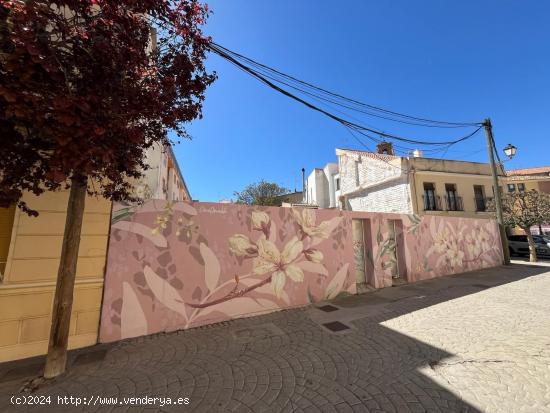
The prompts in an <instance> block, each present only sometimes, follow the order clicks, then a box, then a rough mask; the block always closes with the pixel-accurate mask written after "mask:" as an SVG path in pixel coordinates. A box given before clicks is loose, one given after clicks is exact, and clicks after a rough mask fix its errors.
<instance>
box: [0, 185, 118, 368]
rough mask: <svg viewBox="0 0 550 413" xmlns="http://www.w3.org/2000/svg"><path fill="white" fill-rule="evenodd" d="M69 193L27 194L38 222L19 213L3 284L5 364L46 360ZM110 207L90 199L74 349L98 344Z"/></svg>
mask: <svg viewBox="0 0 550 413" xmlns="http://www.w3.org/2000/svg"><path fill="white" fill-rule="evenodd" d="M67 198H68V192H67V191H63V192H56V193H51V192H46V193H44V194H43V195H41V196H40V197H36V196H34V195H31V194H28V195H25V196H24V198H23V200H24V201H26V202H27V203H28V204H29V205H30V207H31V208H34V209H37V210H38V211H39V213H40V215H39V216H38V217H37V218H33V217H29V216H27V215H26V214H24V213H21V211H19V210H17V211H16V213H15V217H14V227H13V231H12V236H11V243H10V249H9V253H8V261H7V265H6V269H5V273H4V276H3V281H2V282H1V283H0V362H2V361H7V360H14V359H19V358H25V357H31V356H35V355H39V354H44V353H45V352H46V350H47V346H48V336H49V331H50V323H51V308H52V303H53V295H54V291H55V280H56V277H57V267H58V264H59V255H60V252H61V243H62V239H63V230H64V225H65V209H66V204H67ZM110 211H111V204H110V202H109V201H107V200H104V199H100V198H95V197H88V198H87V199H86V209H85V214H84V223H83V227H82V238H81V243H80V251H79V258H78V267H77V277H76V286H75V293H74V305H73V312H72V319H71V327H70V337H69V347H70V348H76V347H83V346H87V345H92V344H95V343H96V342H97V332H98V325H99V311H100V306H101V296H102V289H103V272H104V266H105V256H106V249H107V239H108V232H109V221H110Z"/></svg>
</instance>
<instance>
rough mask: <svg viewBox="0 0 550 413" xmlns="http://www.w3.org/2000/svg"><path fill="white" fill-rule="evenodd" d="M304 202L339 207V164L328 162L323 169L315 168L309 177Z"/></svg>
mask: <svg viewBox="0 0 550 413" xmlns="http://www.w3.org/2000/svg"><path fill="white" fill-rule="evenodd" d="M305 189H306V190H305V195H304V202H305V203H306V204H309V205H316V206H318V207H319V208H336V207H338V196H339V193H340V175H339V173H338V165H337V164H335V163H328V164H326V165H325V167H324V168H323V169H320V168H315V169H314V170H313V171H312V172H311V174H309V176H308V177H307V180H306V188H305Z"/></svg>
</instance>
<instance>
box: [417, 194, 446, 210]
mask: <svg viewBox="0 0 550 413" xmlns="http://www.w3.org/2000/svg"><path fill="white" fill-rule="evenodd" d="M422 199H423V200H424V211H442V209H441V197H440V196H438V195H422Z"/></svg>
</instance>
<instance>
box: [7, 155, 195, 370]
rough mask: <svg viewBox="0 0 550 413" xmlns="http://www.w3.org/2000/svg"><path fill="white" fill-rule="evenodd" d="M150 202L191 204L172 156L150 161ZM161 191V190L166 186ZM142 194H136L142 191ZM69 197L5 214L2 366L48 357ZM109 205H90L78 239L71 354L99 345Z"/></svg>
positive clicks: (46, 197)
mask: <svg viewBox="0 0 550 413" xmlns="http://www.w3.org/2000/svg"><path fill="white" fill-rule="evenodd" d="M147 155H148V163H149V165H150V168H149V170H148V171H147V175H146V179H147V180H150V181H151V182H152V183H153V184H154V185H152V189H153V191H154V192H153V193H151V194H149V195H148V197H155V198H163V199H167V200H190V199H191V197H190V195H189V191H188V190H187V186H186V185H185V181H184V180H183V177H182V175H181V171H180V170H179V166H178V164H177V162H176V159H175V156H174V153H173V152H172V150H171V148H168V149H167V150H158V153H151V152H149V153H148V154H147ZM157 183H161V184H164V185H162V186H160V188H159V185H157ZM138 189H139V188H138ZM68 195H69V192H68V191H60V192H45V193H43V194H42V195H40V196H38V197H37V196H35V195H32V194H30V193H25V194H24V196H23V199H22V200H23V201H25V202H26V203H27V204H28V205H29V206H30V207H31V208H33V209H36V210H37V211H38V212H39V216H38V217H29V216H28V215H27V214H25V213H24V212H21V211H20V210H19V209H17V208H15V207H12V208H0V362H3V361H8V360H15V359H20V358H25V357H31V356H36V355H40V354H45V353H46V351H47V349H48V340H49V334H50V325H51V317H52V306H53V298H54V292H55V286H56V280H57V270H58V266H59V258H60V254H61V245H62V240H63V233H64V228H65V217H66V208H67V200H68ZM110 217H111V202H110V201H107V200H105V199H103V198H101V197H90V196H88V197H87V198H86V207H85V212H84V220H83V226H82V233H81V241H80V249H79V254H78V266H77V271H76V272H77V274H76V283H75V290H74V303H73V308H72V318H71V326H70V335H69V348H78V347H85V346H89V345H93V344H95V343H96V342H97V334H98V328H99V314H100V307H101V300H102V294H103V279H104V273H105V264H106V254H107V243H108V237H109V228H110Z"/></svg>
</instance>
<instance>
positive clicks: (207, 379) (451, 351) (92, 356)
mask: <svg viewBox="0 0 550 413" xmlns="http://www.w3.org/2000/svg"><path fill="white" fill-rule="evenodd" d="M329 304H330V305H331V306H332V308H325V309H326V310H333V311H329V312H326V311H323V310H322V309H320V308H319V307H322V306H321V305H318V306H315V307H307V308H303V309H293V310H287V311H281V312H277V313H272V314H268V315H265V316H260V317H254V318H247V319H239V320H234V321H231V322H227V323H222V324H218V325H214V326H208V327H203V328H198V329H193V330H188V331H182V332H177V333H170V334H159V335H155V336H149V337H144V338H139V339H133V340H127V341H124V342H120V343H116V344H111V345H102V346H96V347H92V348H90V349H86V350H80V351H76V352H73V353H72V354H71V358H70V366H69V371H68V373H67V374H65V375H64V376H62V377H60V378H58V379H57V380H54V381H52V382H47V383H44V384H42V385H41V386H40V387H39V388H38V389H37V390H36V391H35V392H34V393H32V394H33V395H38V396H48V395H49V396H51V397H52V398H54V399H53V400H52V404H51V405H49V406H42V407H39V406H14V405H11V404H10V396H12V395H25V393H23V394H22V393H18V391H19V389H20V388H21V386H22V385H24V383H25V382H26V381H28V380H29V377H32V375H33V374H36V373H37V372H38V369H39V366H40V362H41V360H40V359H33V360H26V361H19V362H12V363H5V364H3V365H0V411H2V412H19V411H29V412H37V411H55V412H58V411H59V412H63V411H84V412H142V411H143V412H145V411H146V412H154V411H161V412H172V411H174V412H175V411H177V412H181V411H189V412H209V413H212V412H229V411H236V412H264V411H265V412H319V411H323V412H506V413H508V412H537V413H541V412H550V268H548V266H531V265H528V263H516V264H514V265H512V266H510V267H506V268H504V267H502V268H494V269H490V270H484V271H479V272H472V273H465V274H460V275H456V276H452V277H445V278H440V279H436V280H430V281H424V282H420V283H416V284H412V285H404V286H400V287H393V288H386V289H383V290H378V291H376V292H370V293H367V294H364V295H360V296H349V297H340V298H338V299H336V300H335V301H333V302H331V303H329ZM327 323H337V324H333V325H334V326H336V327H342V328H344V329H343V330H341V331H336V332H334V331H331V330H329V329H328V328H327V327H325V324H327ZM338 323H340V324H338ZM329 325H330V324H329ZM71 395H72V396H73V397H82V399H81V402H82V401H83V398H84V397H85V398H86V399H87V403H90V402H89V401H88V400H92V402H93V401H95V403H96V405H95V406H94V405H80V406H78V407H76V406H74V405H58V404H57V401H58V400H57V398H56V397H57V396H71ZM98 396H99V397H107V396H115V397H118V399H117V405H115V406H113V405H111V406H105V405H99V404H97V403H98V402H99V401H101V402H105V400H103V399H101V400H100V399H98V398H97V397H98ZM125 396H126V397H144V396H151V397H171V398H172V400H176V399H177V398H181V400H184V401H185V398H188V399H189V404H188V405H186V404H183V405H178V406H174V405H170V406H169V405H164V406H161V405H160V403H161V401H160V400H158V399H157V401H155V404H149V405H141V406H137V405H135V404H134V405H128V404H124V403H125V402H126V401H123V400H122V399H121V398H122V397H125ZM60 400H61V399H60ZM143 401H144V402H145V401H146V400H143Z"/></svg>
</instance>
